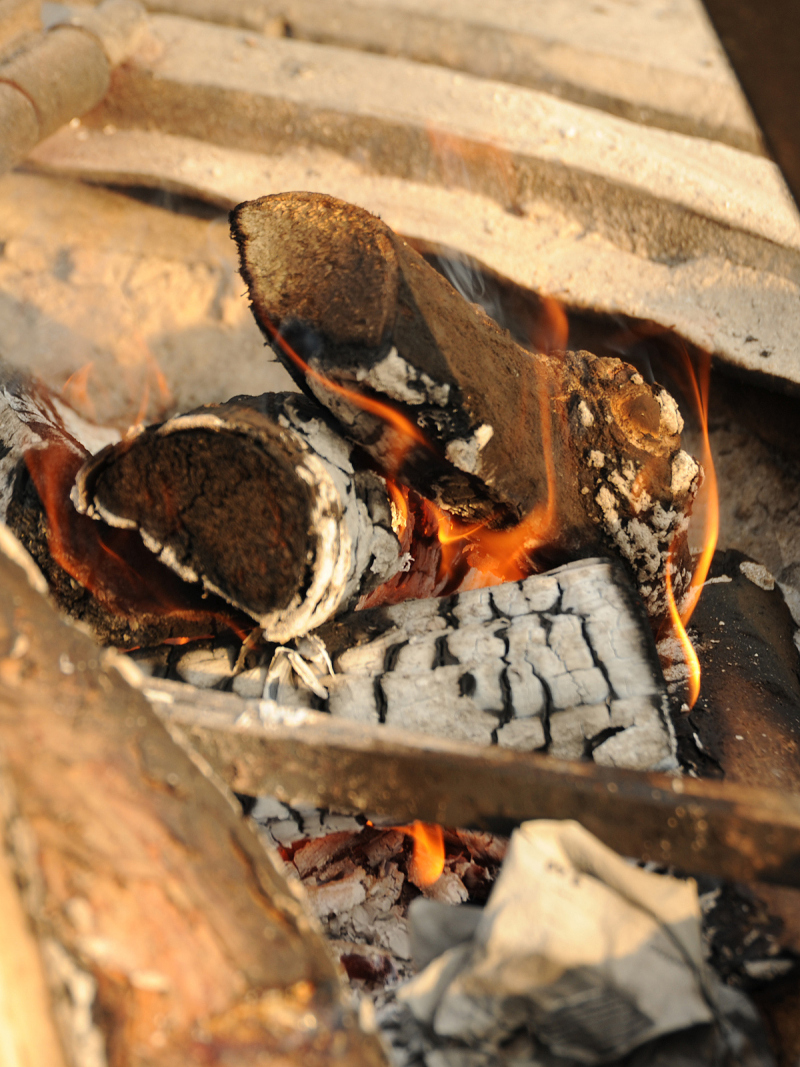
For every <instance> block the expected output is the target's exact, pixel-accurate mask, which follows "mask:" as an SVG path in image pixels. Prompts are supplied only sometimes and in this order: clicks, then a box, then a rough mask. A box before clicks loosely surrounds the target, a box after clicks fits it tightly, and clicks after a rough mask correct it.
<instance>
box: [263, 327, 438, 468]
mask: <svg viewBox="0 0 800 1067" xmlns="http://www.w3.org/2000/svg"><path fill="white" fill-rule="evenodd" d="M260 321H261V322H262V323H263V325H264V326H265V327H266V329H267V332H268V333H269V334H270V336H271V338H272V340H273V341H274V342H275V344H277V345H278V346H279V347H280V349H281V351H282V352H283V353H284V355H286V356H287V357H288V358H289V359H290V360H291V361H292V362H293V363H294V364H295V366H296V367H299V369H300V370H301V371H302V372H303V374H305V375H306V376H307V377H309V378H311V379H312V381H315V382H317V383H318V384H319V385H322V386H323V387H324V388H325V389H328V390H329V391H330V392H332V393H334V394H335V395H336V396H342V397H344V398H345V399H346V400H349V401H350V402H351V403H353V404H356V405H357V406H358V407H360V408H361V409H362V410H363V411H368V412H369V413H370V415H375V416H377V417H378V418H380V419H383V420H384V422H386V423H388V424H389V425H390V426H391V427H392V429H393V430H394V431H395V440H394V442H393V444H392V446H391V448H390V452H389V458H388V466H389V468H390V470H391V471H393V472H396V471H398V470H399V469H400V467H401V466H402V464H403V461H404V460H405V458H406V456H407V455H408V453H409V452H410V451H411V449H412V447H413V446H414V445H419V446H420V447H422V448H424V449H426V451H428V452H433V448H432V447H431V445H430V443H429V441H428V439H427V438H426V437H425V435H424V434H423V432H422V430H420V428H419V426H417V425H416V424H415V423H413V422H412V421H411V419H409V418H407V417H406V416H405V415H403V414H402V412H400V411H398V410H397V409H396V408H393V407H391V406H390V405H389V404H385V403H383V402H382V401H381V400H377V399H376V398H375V397H371V396H367V395H366V394H364V393H359V392H358V391H357V390H355V389H348V388H347V386H346V385H341V384H340V383H339V382H335V381H333V379H332V378H328V377H327V376H326V375H324V374H322V373H321V372H320V371H317V370H314V368H313V367H310V366H309V364H308V363H306V361H305V360H304V359H303V357H302V356H300V355H299V354H298V353H297V352H296V351H295V350H294V348H293V347H292V346H291V345H290V344H289V342H288V341H287V340H286V338H285V337H283V336H282V335H281V333H280V331H279V330H278V328H277V327H276V326H275V324H274V323H273V322H271V321H270V319H268V318H267V317H266V315H263V314H262V315H261V316H260Z"/></svg>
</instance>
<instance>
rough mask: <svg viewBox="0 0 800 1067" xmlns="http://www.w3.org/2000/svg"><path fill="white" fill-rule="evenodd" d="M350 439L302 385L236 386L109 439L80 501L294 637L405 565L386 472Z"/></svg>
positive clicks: (277, 631)
mask: <svg viewBox="0 0 800 1067" xmlns="http://www.w3.org/2000/svg"><path fill="white" fill-rule="evenodd" d="M268 413H269V414H268ZM351 451H352V449H351V447H350V446H349V445H348V444H347V443H346V442H345V441H343V440H342V439H341V438H340V437H339V435H338V434H336V433H335V431H333V430H331V428H330V427H329V426H328V425H327V423H326V422H325V420H324V419H323V418H321V417H320V416H319V413H318V411H317V410H316V409H315V408H314V407H312V405H310V404H309V402H308V401H306V400H305V399H304V398H302V397H296V396H293V395H291V394H285V395H284V396H282V397H263V398H260V399H259V398H239V399H237V400H235V401H231V402H230V403H228V404H223V405H217V406H208V407H205V408H199V409H197V410H196V411H193V412H190V413H188V414H185V415H180V416H177V417H176V418H173V419H170V420H168V421H167V422H165V423H163V424H162V425H160V426H157V427H154V428H150V429H148V430H143V431H141V432H140V433H139V434H137V435H136V436H132V437H127V438H126V439H125V440H124V441H122V442H120V443H119V444H116V445H110V446H109V447H108V448H106V449H104V450H103V451H102V452H100V453H98V455H96V456H95V457H93V458H92V459H89V460H88V461H87V462H86V463H85V464H84V466H83V467H82V468H81V470H80V471H79V472H78V474H77V479H76V482H75V491H74V493H73V500H74V502H75V505H76V507H77V509H78V511H79V512H80V513H81V514H82V515H88V516H91V517H95V518H98V519H101V520H102V521H103V522H105V523H107V524H108V525H110V526H112V527H118V528H120V529H122V530H128V531H131V530H133V531H138V533H139V534H140V535H141V538H142V540H143V541H144V544H145V545H146V546H147V547H148V549H150V550H151V551H152V552H153V553H154V554H155V555H156V556H158V558H159V560H160V561H161V562H162V563H163V564H164V565H166V566H167V567H169V568H171V569H172V570H173V571H174V572H175V573H176V574H177V575H179V576H180V578H182V579H184V580H185V581H186V582H190V583H201V584H202V586H203V587H204V588H205V590H206V591H207V592H208V593H210V594H212V595H215V596H218V597H221V598H224V600H226V601H227V602H228V603H229V604H232V605H233V606H234V607H235V608H238V609H239V610H241V611H243V612H246V613H248V614H249V615H250V616H251V617H252V618H254V619H256V620H257V621H258V624H259V626H260V627H261V628H262V629H263V631H264V634H265V636H266V637H267V638H268V639H270V640H273V641H287V640H289V639H290V638H292V637H295V636H296V635H298V634H302V633H305V632H307V631H308V630H309V629H312V628H313V627H314V626H318V625H319V624H320V623H322V622H324V621H325V620H326V619H328V618H329V617H330V616H331V615H332V614H334V613H335V612H337V611H340V610H343V609H344V608H346V607H347V606H348V605H350V604H352V603H355V601H356V600H357V599H358V598H360V597H361V596H363V595H364V594H365V593H367V592H369V590H371V589H372V588H374V587H375V586H376V585H378V584H379V583H381V582H383V581H385V580H386V579H387V578H390V577H391V576H392V575H393V574H394V573H395V571H397V570H398V569H399V567H400V566H401V553H400V546H399V544H398V541H397V538H396V537H395V535H394V533H393V532H392V525H391V507H390V501H389V497H388V495H387V491H386V487H385V484H384V482H383V480H382V479H381V478H380V477H379V476H378V475H376V474H373V473H372V472H371V471H357V470H355V469H354V467H353V464H352V462H351V455H350V453H351Z"/></svg>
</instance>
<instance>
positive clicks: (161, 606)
mask: <svg viewBox="0 0 800 1067" xmlns="http://www.w3.org/2000/svg"><path fill="white" fill-rule="evenodd" d="M118 436H119V435H118V434H117V433H116V432H114V431H111V432H110V433H109V432H108V431H102V430H100V429H99V428H98V427H96V426H92V425H91V424H89V423H86V422H85V421H84V420H82V419H81V418H80V417H79V416H78V415H77V414H76V412H75V411H73V410H72V409H71V408H70V407H69V405H67V404H65V403H64V402H63V401H61V400H60V399H59V398H58V397H56V396H54V395H53V394H52V393H51V392H50V391H49V390H48V389H47V388H46V387H45V386H43V385H41V383H38V382H36V381H35V380H33V379H29V378H26V377H24V376H22V375H18V374H16V373H15V372H11V371H10V370H9V369H8V368H0V443H2V453H3V454H2V458H0V518H2V520H3V521H4V522H6V523H7V524H8V526H9V528H10V529H11V530H12V532H13V533H14V534H15V535H16V536H17V537H18V538H19V539H20V540H21V541H22V543H23V544H24V546H25V548H26V549H27V550H28V552H29V553H30V554H31V556H32V557H33V558H34V560H35V561H36V564H37V566H38V567H39V568H40V570H41V571H42V573H43V574H44V576H45V578H46V579H47V583H48V585H49V587H50V592H51V594H52V596H53V599H54V600H55V602H56V604H57V605H58V606H59V608H61V610H62V611H64V612H66V613H67V614H68V615H70V616H72V617H73V618H75V619H77V620H79V621H81V622H83V623H85V624H86V625H88V626H89V627H90V628H91V629H92V631H93V632H94V634H95V636H96V637H97V639H98V640H99V641H101V642H102V643H104V644H113V645H119V646H122V647H128V648H130V647H135V646H140V645H152V644H158V643H159V642H161V641H164V640H166V639H169V638H174V637H183V636H187V635H188V636H199V635H204V634H216V633H217V632H219V631H223V630H226V629H228V628H229V627H230V626H234V627H236V628H238V629H241V628H246V627H247V626H248V625H251V626H252V623H251V622H250V621H249V620H248V619H247V618H246V617H243V616H240V615H239V613H237V612H235V611H233V610H232V609H231V608H230V606H229V605H228V604H227V603H225V602H224V601H222V600H220V599H219V598H218V597H211V596H209V595H208V594H206V592H205V591H204V590H203V588H202V586H201V585H199V583H195V584H194V585H192V584H190V583H187V582H184V581H182V580H181V579H180V578H179V577H178V576H177V575H176V574H175V573H174V572H173V571H172V570H170V569H169V568H168V567H166V566H164V565H163V564H162V563H160V562H159V561H158V560H157V559H156V557H155V556H154V555H153V554H152V553H151V552H150V551H149V550H148V549H147V548H146V547H145V546H144V544H143V543H142V540H141V538H140V537H139V534H138V533H137V532H136V531H135V530H133V531H132V530H119V529H115V528H113V527H111V526H109V525H108V524H106V523H102V522H100V523H97V522H92V521H91V520H90V519H89V518H87V517H85V516H83V515H80V514H78V512H77V511H76V510H75V508H74V507H73V505H72V503H71V502H70V492H71V490H72V486H73V483H74V480H75V476H76V474H77V472H78V470H79V469H80V467H81V466H82V465H83V463H84V462H86V460H87V459H88V458H89V456H90V449H91V450H94V449H97V448H99V447H102V446H103V445H105V444H106V443H107V442H108V440H109V437H111V438H114V439H116V438H117V437H118Z"/></svg>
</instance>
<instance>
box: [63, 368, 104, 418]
mask: <svg viewBox="0 0 800 1067" xmlns="http://www.w3.org/2000/svg"><path fill="white" fill-rule="evenodd" d="M93 369H94V361H90V362H89V363H84V365H83V366H82V367H81V368H80V369H79V370H76V371H75V373H74V374H71V375H70V376H69V378H67V380H66V381H65V382H64V387H63V388H62V390H61V396H62V397H63V398H64V400H66V402H67V403H68V404H69V405H70V407H73V408H75V409H76V410H78V411H80V412H81V413H82V414H84V415H85V416H86V417H87V418H89V419H91V420H92V421H93V422H96V421H97V415H96V410H95V405H94V401H93V400H92V398H91V397H90V396H89V377H90V376H91V373H92V370H93Z"/></svg>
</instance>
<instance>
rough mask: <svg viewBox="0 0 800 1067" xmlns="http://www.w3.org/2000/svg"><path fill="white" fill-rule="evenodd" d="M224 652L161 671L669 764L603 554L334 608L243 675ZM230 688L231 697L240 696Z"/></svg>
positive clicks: (497, 739) (487, 734) (644, 663)
mask: <svg viewBox="0 0 800 1067" xmlns="http://www.w3.org/2000/svg"><path fill="white" fill-rule="evenodd" d="M224 653H225V650H224V649H217V650H210V649H206V650H203V649H202V648H192V646H185V647H181V648H179V649H176V650H175V651H174V660H173V664H174V670H173V671H172V672H171V673H170V675H169V676H170V677H172V678H181V679H184V680H185V679H187V678H188V677H192V676H193V680H194V681H195V683H196V684H197V685H198V686H202V687H203V688H205V689H206V690H207V689H208V688H211V687H213V686H217V687H220V688H224V687H225V685H226V684H227V685H230V686H231V687H232V688H233V690H234V692H235V693H237V694H240V697H248V696H249V697H252V696H255V697H264V698H266V699H267V700H268V701H274V703H275V705H277V706H278V707H279V708H284V709H285V708H308V709H312V710H316V711H326V712H328V713H330V715H331V716H332V717H333V718H334V719H335V720H337V721H339V722H344V721H349V722H355V723H358V724H359V725H363V726H365V727H368V728H372V727H379V724H381V723H383V724H385V726H384V727H380V729H386V728H388V729H390V730H391V729H395V730H404V731H412V732H416V733H424V734H428V735H433V736H435V737H438V738H447V739H452V740H456V741H472V742H476V743H478V744H483V745H491V744H496V745H499V746H500V747H504V748H513V749H517V750H521V751H538V752H546V753H547V754H549V755H551V756H554V757H557V758H560V759H592V760H594V761H595V762H597V763H602V764H607V765H612V766H619V767H631V768H637V769H642V770H644V769H653V768H659V769H673V768H675V766H676V761H675V749H674V739H673V736H672V731H671V727H670V724H669V719H668V716H667V706H666V689H665V686H664V682H663V679H662V676H661V670H660V667H659V665H658V659H657V656H656V651H655V646H654V644H653V638H652V635H651V633H650V630H649V627H648V625H647V620H646V618H645V616H644V613H643V611H642V608H641V603H640V602H639V599H638V597H637V596H636V594H635V592H634V590H633V587H632V585H631V583H630V581H629V579H628V577H627V575H626V574H625V572H624V569H623V568H622V566H621V565H620V564H618V563H614V562H613V561H610V560H585V561H580V562H577V563H573V564H570V565H567V566H565V567H561V568H558V569H556V570H554V571H551V572H549V573H548V574H545V575H533V576H532V577H530V578H527V579H525V580H524V581H521V582H508V583H505V584H503V585H499V586H495V587H493V588H491V589H478V590H472V591H468V592H464V593H461V594H457V595H455V596H451V597H443V598H429V599H426V600H409V601H406V602H404V603H402V604H399V605H395V606H392V607H383V608H372V609H368V610H363V611H355V612H352V613H350V614H347V615H342V616H339V617H338V618H336V619H334V620H331V621H330V622H328V623H326V624H325V625H323V626H321V627H320V628H319V629H317V630H315V631H314V632H313V633H312V634H310V635H308V636H307V637H303V638H298V639H296V640H295V641H294V642H292V643H291V645H284V646H281V647H279V648H278V649H277V650H275V652H274V653H273V655H272V659H271V661H270V659H269V653H268V652H267V653H266V655H265V657H264V660H263V662H262V665H261V666H259V667H253V668H250V669H249V670H248V671H246V672H244V673H243V674H242V675H237V674H236V668H235V666H234V662H233V661H234V658H235V657H228V656H226V655H225V654H224ZM203 657H206V661H205V664H204V663H203ZM144 665H145V666H146V661H145V664H144ZM204 666H206V667H207V668H209V674H210V675H211V677H210V678H209V680H208V681H206V680H205V678H204V672H203V669H202V668H203V667H204ZM159 673H163V672H159ZM240 683H243V684H240ZM147 684H148V685H150V684H152V685H154V686H158V685H159V684H160V683H159V682H158V681H156V680H155V679H153V680H152V681H149V682H148V683H147ZM167 684H168V690H167V691H168V692H169V693H170V699H177V700H179V701H181V702H189V703H191V701H192V700H193V699H196V701H197V704H198V707H200V708H202V707H204V706H205V703H204V702H206V701H207V700H208V695H207V693H203V694H200V693H197V694H196V696H194V697H193V693H195V692H196V691H195V690H193V688H192V687H191V686H185V685H183V686H179V687H178V689H177V691H176V690H175V686H174V684H170V683H167ZM240 697H228V699H229V700H232V701H233V705H232V706H235V705H236V703H237V701H239V704H240V707H241V708H242V709H244V707H245V705H244V704H242V703H241V700H240Z"/></svg>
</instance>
